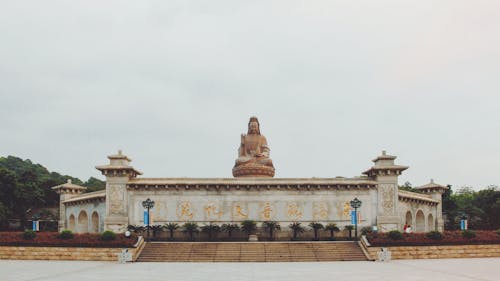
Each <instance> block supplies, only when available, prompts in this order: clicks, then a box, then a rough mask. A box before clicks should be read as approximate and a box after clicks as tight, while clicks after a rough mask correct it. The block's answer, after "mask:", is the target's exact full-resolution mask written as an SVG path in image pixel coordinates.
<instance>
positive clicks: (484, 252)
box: [360, 237, 500, 260]
mask: <svg viewBox="0 0 500 281" xmlns="http://www.w3.org/2000/svg"><path fill="white" fill-rule="evenodd" d="M363 238H364V237H363ZM360 244H361V247H362V248H364V249H365V250H366V251H367V252H368V254H369V256H370V258H371V259H372V260H376V259H377V258H378V254H377V253H378V252H379V251H380V248H381V247H375V246H371V245H370V244H369V243H368V241H366V239H361V243H360ZM384 248H387V249H388V250H389V251H390V252H391V256H392V259H395V260H408V259H453V258H490V257H500V244H488V245H453V246H450V245H446V246H397V247H384Z"/></svg>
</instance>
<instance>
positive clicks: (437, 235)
mask: <svg viewBox="0 0 500 281" xmlns="http://www.w3.org/2000/svg"><path fill="white" fill-rule="evenodd" d="M425 237H427V238H429V239H432V240H441V239H443V234H442V233H441V232H439V231H429V232H427V233H426V234H425Z"/></svg>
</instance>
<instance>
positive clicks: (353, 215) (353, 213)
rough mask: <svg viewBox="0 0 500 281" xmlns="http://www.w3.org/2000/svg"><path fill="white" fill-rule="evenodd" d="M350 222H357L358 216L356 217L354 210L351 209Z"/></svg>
mask: <svg viewBox="0 0 500 281" xmlns="http://www.w3.org/2000/svg"><path fill="white" fill-rule="evenodd" d="M351 224H352V225H355V224H358V218H357V217H356V211H351Z"/></svg>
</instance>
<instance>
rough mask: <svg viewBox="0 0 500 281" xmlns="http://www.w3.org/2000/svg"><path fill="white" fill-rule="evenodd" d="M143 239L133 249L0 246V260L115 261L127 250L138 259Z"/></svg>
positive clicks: (133, 258)
mask: <svg viewBox="0 0 500 281" xmlns="http://www.w3.org/2000/svg"><path fill="white" fill-rule="evenodd" d="M144 245H145V243H144V239H142V237H139V241H138V242H137V243H136V244H135V245H134V247H133V248H85V247H21V246H1V247H0V260H2V259H3V260H80V261H117V260H118V254H120V253H121V251H122V250H123V249H128V250H129V252H130V253H131V254H132V260H133V261H135V260H137V258H138V257H139V254H140V253H141V251H142V249H143V248H144Z"/></svg>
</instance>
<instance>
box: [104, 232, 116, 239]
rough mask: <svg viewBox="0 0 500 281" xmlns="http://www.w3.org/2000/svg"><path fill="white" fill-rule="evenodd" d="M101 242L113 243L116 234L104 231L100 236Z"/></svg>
mask: <svg viewBox="0 0 500 281" xmlns="http://www.w3.org/2000/svg"><path fill="white" fill-rule="evenodd" d="M101 240H102V241H113V240H116V234H115V233H114V232H113V231H111V230H106V231H104V232H103V233H102V234H101Z"/></svg>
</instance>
